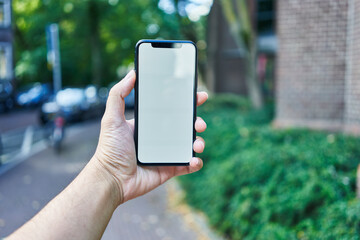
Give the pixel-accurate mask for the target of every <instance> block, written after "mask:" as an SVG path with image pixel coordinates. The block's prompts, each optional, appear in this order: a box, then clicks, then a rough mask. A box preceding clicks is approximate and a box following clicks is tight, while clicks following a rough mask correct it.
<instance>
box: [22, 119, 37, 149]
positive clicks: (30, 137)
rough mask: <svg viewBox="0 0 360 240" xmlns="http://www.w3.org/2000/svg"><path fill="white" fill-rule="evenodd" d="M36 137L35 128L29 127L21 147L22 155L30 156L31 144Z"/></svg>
mask: <svg viewBox="0 0 360 240" xmlns="http://www.w3.org/2000/svg"><path fill="white" fill-rule="evenodd" d="M33 136H34V127H33V126H28V127H27V128H26V130H25V133H24V140H23V143H22V145H21V153H22V154H23V155H28V154H29V153H30V151H31V144H32V140H33Z"/></svg>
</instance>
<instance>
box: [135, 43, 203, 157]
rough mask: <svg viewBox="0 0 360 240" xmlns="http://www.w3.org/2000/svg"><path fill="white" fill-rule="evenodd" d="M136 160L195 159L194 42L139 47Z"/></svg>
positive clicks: (150, 44)
mask: <svg viewBox="0 0 360 240" xmlns="http://www.w3.org/2000/svg"><path fill="white" fill-rule="evenodd" d="M137 51H138V55H137V57H138V59H137V61H138V66H137V74H138V79H137V91H138V93H137V101H138V104H137V109H138V110H137V111H138V112H137V157H138V160H139V161H140V162H141V163H145V164H146V163H150V164H156V163H158V164H167V163H170V164H171V163H177V164H182V163H183V164H188V163H189V162H190V160H191V158H192V156H193V147H192V146H193V137H194V136H193V134H194V131H193V129H194V107H195V106H194V103H195V102H194V97H195V91H196V89H195V88H196V47H195V45H194V44H192V43H191V42H185V43H184V42H182V43H171V44H170V43H169V44H165V45H164V44H157V43H151V42H142V43H140V44H139V45H138V49H137Z"/></svg>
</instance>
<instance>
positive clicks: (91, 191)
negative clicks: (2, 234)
mask: <svg viewBox="0 0 360 240" xmlns="http://www.w3.org/2000/svg"><path fill="white" fill-rule="evenodd" d="M118 202H119V190H118V187H117V186H116V184H114V182H113V181H112V180H111V179H110V178H109V177H108V176H107V175H106V172H104V169H103V168H101V166H100V165H99V163H98V162H97V161H96V159H92V160H91V161H90V162H89V163H88V164H87V166H86V167H85V168H84V169H83V170H82V172H81V173H80V174H79V175H78V176H77V177H76V178H75V179H74V181H73V182H72V183H71V184H70V185H69V186H68V187H67V188H66V189H65V190H64V191H63V192H61V193H60V194H59V195H58V196H57V197H56V198H54V199H53V200H52V201H51V202H50V203H49V204H48V205H47V206H45V208H44V209H42V210H41V211H40V212H39V213H38V214H37V215H36V216H35V217H34V218H32V219H31V220H30V221H29V222H27V223H26V224H25V225H23V226H22V227H21V228H20V229H18V230H17V231H16V232H15V233H13V234H12V235H11V236H9V237H8V238H7V239H9V240H12V239H100V238H101V236H102V234H103V232H104V231H105V228H106V226H107V224H108V222H109V220H110V218H111V216H112V214H113V212H114V210H115V209H116V207H117V206H118Z"/></svg>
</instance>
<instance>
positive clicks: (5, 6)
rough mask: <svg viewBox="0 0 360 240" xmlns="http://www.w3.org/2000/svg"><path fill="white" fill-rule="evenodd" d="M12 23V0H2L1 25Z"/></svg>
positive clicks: (0, 10) (0, 0)
mask: <svg viewBox="0 0 360 240" xmlns="http://www.w3.org/2000/svg"><path fill="white" fill-rule="evenodd" d="M10 24H11V7H10V0H0V27H8V26H10Z"/></svg>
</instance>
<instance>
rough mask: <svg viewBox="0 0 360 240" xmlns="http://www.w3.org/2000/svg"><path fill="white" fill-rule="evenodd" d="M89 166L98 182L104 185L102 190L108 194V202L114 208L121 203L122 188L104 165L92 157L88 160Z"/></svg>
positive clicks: (122, 197) (122, 198) (122, 199)
mask: <svg viewBox="0 0 360 240" xmlns="http://www.w3.org/2000/svg"><path fill="white" fill-rule="evenodd" d="M89 165H90V167H91V169H92V171H94V174H95V175H96V178H97V179H98V181H99V182H100V183H101V184H103V185H104V186H103V189H105V191H108V192H109V197H110V200H111V202H112V203H113V204H114V206H115V207H117V206H119V205H120V204H121V203H123V202H124V194H123V190H122V186H121V184H120V182H119V181H118V179H116V177H115V176H114V175H113V174H111V172H110V171H109V169H107V168H106V166H105V165H104V163H103V162H101V160H99V159H98V158H97V157H96V156H95V155H94V157H93V158H92V159H91V160H90V162H89Z"/></svg>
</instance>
